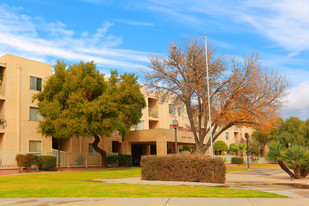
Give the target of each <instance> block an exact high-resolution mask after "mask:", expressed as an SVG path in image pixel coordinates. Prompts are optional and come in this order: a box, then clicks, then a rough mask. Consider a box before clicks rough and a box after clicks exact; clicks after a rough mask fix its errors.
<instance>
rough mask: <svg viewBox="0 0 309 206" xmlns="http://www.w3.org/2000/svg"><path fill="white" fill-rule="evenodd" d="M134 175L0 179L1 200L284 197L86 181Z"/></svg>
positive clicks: (128, 172)
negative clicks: (42, 198) (28, 198)
mask: <svg viewBox="0 0 309 206" xmlns="http://www.w3.org/2000/svg"><path fill="white" fill-rule="evenodd" d="M135 176H140V169H122V170H103V171H90V172H89V171H88V172H70V173H69V172H68V173H49V174H48V173H45V174H25V175H7V176H0V197H2V198H14V197H212V198H221V197H222V198H223V197H224V198H228V197H233V198H234V197H235V198H236V197H238V198H247V197H251V198H255V197H269V198H273V197H284V196H281V195H277V194H273V193H266V192H261V191H253V190H238V189H226V188H215V187H189V186H161V185H133V184H116V183H98V182H89V181H87V180H91V179H105V178H124V177H135Z"/></svg>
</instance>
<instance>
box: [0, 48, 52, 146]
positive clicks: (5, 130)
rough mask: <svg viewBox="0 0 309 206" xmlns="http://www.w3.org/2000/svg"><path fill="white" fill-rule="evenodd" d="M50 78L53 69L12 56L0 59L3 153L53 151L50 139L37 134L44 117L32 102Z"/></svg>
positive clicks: (0, 114) (0, 131)
mask: <svg viewBox="0 0 309 206" xmlns="http://www.w3.org/2000/svg"><path fill="white" fill-rule="evenodd" d="M51 74H52V66H51V65H48V64H44V63H41V62H37V61H33V60H29V59H25V58H22V57H18V56H14V55H10V54H7V55H5V56H2V57H0V82H1V83H0V124H1V125H0V151H7V152H42V151H51V149H52V140H51V138H46V137H43V136H42V135H40V134H39V133H38V132H37V128H38V125H39V121H40V120H41V117H40V116H39V115H38V113H37V112H38V106H37V103H36V102H32V96H33V95H34V94H35V93H37V92H38V91H41V90H42V85H43V84H44V82H45V81H46V78H47V77H48V76H50V75H51Z"/></svg>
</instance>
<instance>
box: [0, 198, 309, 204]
mask: <svg viewBox="0 0 309 206" xmlns="http://www.w3.org/2000/svg"><path fill="white" fill-rule="evenodd" d="M13 205H18V206H188V205H194V206H205V205H206V206H207V205H210V206H221V205H222V206H226V205H228V206H261V205H262V206H291V205H297V206H308V205H309V200H308V199H303V198H296V199H295V198H291V199H286V198H285V199H278V198H276V199H271V198H220V199H219V198H16V199H0V206H13Z"/></svg>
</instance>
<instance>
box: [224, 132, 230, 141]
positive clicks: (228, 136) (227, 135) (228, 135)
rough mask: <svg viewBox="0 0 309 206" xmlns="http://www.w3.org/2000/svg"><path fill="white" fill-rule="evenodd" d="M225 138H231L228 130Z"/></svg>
mask: <svg viewBox="0 0 309 206" xmlns="http://www.w3.org/2000/svg"><path fill="white" fill-rule="evenodd" d="M225 139H226V140H229V139H230V134H229V133H228V132H226V133H225Z"/></svg>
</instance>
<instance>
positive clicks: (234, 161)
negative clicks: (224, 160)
mask: <svg viewBox="0 0 309 206" xmlns="http://www.w3.org/2000/svg"><path fill="white" fill-rule="evenodd" d="M231 163H232V164H239V165H240V164H244V159H243V158H241V157H232V160H231Z"/></svg>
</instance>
